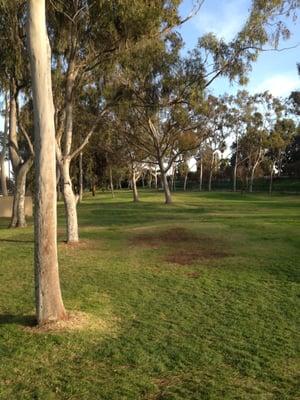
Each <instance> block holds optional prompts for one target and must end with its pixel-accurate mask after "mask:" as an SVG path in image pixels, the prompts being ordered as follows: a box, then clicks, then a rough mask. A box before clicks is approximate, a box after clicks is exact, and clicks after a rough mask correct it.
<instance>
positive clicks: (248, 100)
mask: <svg viewBox="0 0 300 400" xmlns="http://www.w3.org/2000/svg"><path fill="white" fill-rule="evenodd" d="M228 100H229V102H228V106H229V113H228V122H229V129H230V131H231V133H232V134H233V136H234V142H233V144H232V146H231V148H232V150H233V191H234V192H236V189H237V176H238V169H239V167H240V165H241V164H242V163H243V162H245V161H246V159H247V156H245V157H246V159H243V158H240V157H239V153H240V139H241V138H242V137H243V135H244V134H245V133H246V130H247V123H248V121H249V119H251V115H252V114H253V113H254V111H255V101H254V97H253V96H251V95H250V94H249V93H248V92H247V91H246V90H240V91H238V93H237V94H236V96H230V97H229V99H228Z"/></svg>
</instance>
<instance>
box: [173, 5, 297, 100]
mask: <svg viewBox="0 0 300 400" xmlns="http://www.w3.org/2000/svg"><path fill="white" fill-rule="evenodd" d="M250 5H251V0H205V1H204V4H203V6H202V8H201V10H200V11H199V13H198V14H197V15H196V16H194V17H193V18H192V19H191V20H189V21H188V22H186V23H185V24H184V25H183V26H182V27H181V28H180V33H181V35H182V37H183V40H184V42H185V44H186V48H187V49H192V48H193V47H195V45H196V44H197V39H198V38H199V37H200V36H201V35H203V34H204V33H208V32H214V33H215V34H216V35H217V36H220V37H223V38H224V39H225V40H230V39H232V38H233V37H234V36H235V34H236V33H237V32H238V31H239V29H240V28H241V27H242V26H243V24H244V23H245V21H246V19H247V15H248V10H249V8H250ZM192 8H193V0H183V2H182V4H181V7H180V13H181V15H182V16H187V15H188V14H189V13H190V11H191V9H192ZM288 26H289V28H290V30H291V32H292V36H291V39H289V40H288V41H284V42H282V43H281V44H280V47H281V48H282V47H291V46H293V45H295V44H297V43H300V19H299V20H298V21H296V23H294V22H290V21H289V22H288ZM297 62H300V46H299V47H297V48H294V49H289V50H285V51H282V52H275V51H271V52H263V53H261V54H260V56H259V58H258V60H257V61H256V63H254V64H253V70H252V72H251V73H250V74H249V78H250V80H249V83H248V85H247V86H246V87H244V88H245V89H247V90H249V91H250V92H252V93H255V92H260V91H265V90H269V91H270V92H271V93H272V94H274V95H275V96H288V95H289V94H290V92H291V91H292V90H295V89H299V88H300V79H299V77H298V74H297V68H296V63H297ZM239 88H240V87H239V86H238V85H236V84H234V85H232V86H231V85H229V83H228V81H227V80H226V79H218V80H217V81H215V83H213V85H212V86H211V87H210V89H211V90H212V91H213V92H214V94H222V93H225V92H227V93H235V92H236V91H237V90H238V89H239Z"/></svg>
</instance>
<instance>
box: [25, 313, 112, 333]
mask: <svg viewBox="0 0 300 400" xmlns="http://www.w3.org/2000/svg"><path fill="white" fill-rule="evenodd" d="M117 322H118V321H117V318H113V319H111V320H103V319H101V318H98V317H96V316H95V315H92V314H88V313H84V312H82V311H72V312H69V313H68V315H67V318H66V319H64V320H61V321H55V322H49V323H47V324H45V325H42V326H37V325H35V326H26V327H24V330H25V331H26V332H30V333H59V332H70V331H81V330H96V331H99V332H102V333H110V332H113V331H115V330H116V324H117Z"/></svg>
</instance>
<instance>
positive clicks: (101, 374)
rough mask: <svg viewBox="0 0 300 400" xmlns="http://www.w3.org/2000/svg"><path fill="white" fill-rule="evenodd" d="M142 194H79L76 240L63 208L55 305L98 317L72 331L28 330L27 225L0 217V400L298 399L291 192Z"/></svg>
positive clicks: (295, 221)
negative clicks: (68, 237) (59, 297)
mask: <svg viewBox="0 0 300 400" xmlns="http://www.w3.org/2000/svg"><path fill="white" fill-rule="evenodd" d="M141 199H142V201H141V202H140V203H139V204H133V203H132V202H131V194H130V193H129V192H126V191H124V192H123V193H117V195H116V197H115V199H111V197H110V195H109V194H107V193H104V194H102V193H99V194H98V195H97V197H95V198H92V197H89V195H87V197H86V199H85V200H84V202H83V203H82V204H80V205H79V220H80V235H81V238H82V243H81V244H80V245H79V246H77V247H75V246H67V245H66V244H64V242H63V240H64V238H65V235H64V218H63V207H62V205H60V206H59V258H60V271H61V282H62V290H63V297H64V302H65V305H66V307H67V309H68V310H77V311H81V312H84V313H88V314H89V315H90V316H91V320H92V321H94V322H93V323H91V327H90V328H87V327H83V328H82V329H80V330H73V331H72V330H70V331H61V332H60V331H58V332H44V333H36V332H34V331H33V330H31V329H29V328H28V326H30V324H31V323H32V321H33V315H34V303H33V233H32V227H31V226H30V227H28V228H26V229H23V230H9V229H7V228H6V227H7V224H8V221H7V220H4V219H2V220H0V246H1V247H0V399H1V400H2V399H4V400H10V399H13V400H17V399H20V400H27V399H30V400H31V399H39V400H48V399H49V400H50V399H53V400H56V399H72V400H75V399H76V400H93V399H107V400H121V399H148V400H150V399H152V400H154V399H156V400H167V399H168V400H171V399H172V400H173V399H174V400H175V399H184V400H193V399H194V400H202V399H203V400H204V399H214V400H221V399H230V400H231V399H245V400H251V399H257V400H264V399H266V400H267V399H278V400H284V399H300V386H299V382H300V377H299V370H300V362H299V334H298V329H299V298H300V295H299V293H300V292H299V265H300V197H297V196H278V195H274V196H272V197H269V196H266V195H260V194H253V195H243V196H242V195H241V194H239V193H238V194H233V193H222V194H221V193H211V194H207V193H203V194H199V193H187V194H184V193H178V194H176V195H175V196H174V205H172V206H165V205H164V204H163V203H162V202H163V195H162V193H159V194H157V193H151V192H142V193H141ZM30 225H32V221H30ZM297 347H298V349H297Z"/></svg>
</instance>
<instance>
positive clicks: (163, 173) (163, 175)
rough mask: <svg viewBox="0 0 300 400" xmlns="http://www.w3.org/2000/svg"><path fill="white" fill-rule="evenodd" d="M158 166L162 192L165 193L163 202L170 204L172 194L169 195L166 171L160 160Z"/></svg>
mask: <svg viewBox="0 0 300 400" xmlns="http://www.w3.org/2000/svg"><path fill="white" fill-rule="evenodd" d="M159 166H160V175H161V180H162V185H163V189H164V194H165V204H172V195H171V191H170V187H169V182H168V178H167V174H166V171H165V170H164V167H163V163H162V162H160V164H159Z"/></svg>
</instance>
